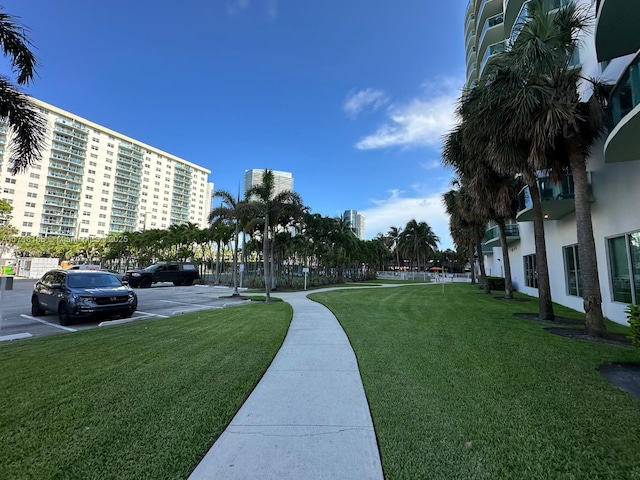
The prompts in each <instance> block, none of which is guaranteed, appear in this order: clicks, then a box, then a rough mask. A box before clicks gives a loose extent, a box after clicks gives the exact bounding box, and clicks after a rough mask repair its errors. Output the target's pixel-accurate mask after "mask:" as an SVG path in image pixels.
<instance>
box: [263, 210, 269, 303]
mask: <svg viewBox="0 0 640 480" xmlns="http://www.w3.org/2000/svg"><path fill="white" fill-rule="evenodd" d="M262 256H263V259H262V263H263V265H264V294H265V296H266V301H267V303H269V302H271V281H270V275H269V215H268V214H267V215H265V216H264V237H263V239H262Z"/></svg>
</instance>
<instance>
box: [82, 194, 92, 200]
mask: <svg viewBox="0 0 640 480" xmlns="http://www.w3.org/2000/svg"><path fill="white" fill-rule="evenodd" d="M84 198H86V199H87V200H93V195H85V196H84Z"/></svg>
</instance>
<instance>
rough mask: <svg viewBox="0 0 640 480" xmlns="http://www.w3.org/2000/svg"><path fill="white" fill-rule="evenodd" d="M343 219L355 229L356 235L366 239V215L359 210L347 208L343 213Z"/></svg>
mask: <svg viewBox="0 0 640 480" xmlns="http://www.w3.org/2000/svg"><path fill="white" fill-rule="evenodd" d="M342 221H343V222H345V223H346V224H347V225H348V226H349V228H351V229H352V230H353V233H354V234H355V235H356V237H358V238H359V239H360V240H364V217H363V216H362V215H360V214H359V213H358V211H357V210H345V211H344V213H343V214H342Z"/></svg>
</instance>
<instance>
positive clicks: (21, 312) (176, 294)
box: [0, 278, 243, 340]
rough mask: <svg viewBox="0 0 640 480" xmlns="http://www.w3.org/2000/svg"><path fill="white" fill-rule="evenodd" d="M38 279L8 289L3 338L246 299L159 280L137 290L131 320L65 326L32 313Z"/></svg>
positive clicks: (89, 325)
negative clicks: (136, 298)
mask: <svg viewBox="0 0 640 480" xmlns="http://www.w3.org/2000/svg"><path fill="white" fill-rule="evenodd" d="M35 283H36V280H33V279H19V278H16V279H15V280H14V282H13V290H7V291H5V292H4V297H3V299H2V317H3V320H2V322H0V328H1V330H0V337H1V338H2V340H12V339H21V338H33V337H42V336H46V335H55V334H62V333H69V332H76V331H78V330H86V329H89V328H103V327H108V326H110V325H115V324H118V323H122V322H131V321H141V320H145V319H149V318H158V317H160V318H167V317H173V316H175V315H181V314H183V313H189V312H195V311H198V310H210V309H214V308H224V307H226V306H230V305H237V304H239V303H242V302H243V300H240V299H237V298H232V297H231V293H232V292H233V290H232V289H230V288H227V287H213V286H210V285H192V286H190V287H175V286H174V285H173V284H172V283H158V284H155V285H154V286H153V287H151V288H144V289H140V288H138V289H134V290H135V292H136V294H137V295H138V310H137V311H136V313H135V314H134V315H133V317H132V318H129V319H123V320H119V319H105V318H102V319H95V320H91V321H88V322H83V323H78V324H74V325H70V326H68V327H63V326H62V325H60V324H59V323H58V317H57V315H54V314H47V315H44V316H40V317H34V316H32V315H31V293H32V291H33V285H34V284H35Z"/></svg>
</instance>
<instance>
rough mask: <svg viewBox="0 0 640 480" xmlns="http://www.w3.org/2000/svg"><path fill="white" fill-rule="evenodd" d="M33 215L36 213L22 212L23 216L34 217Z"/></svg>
mask: <svg viewBox="0 0 640 480" xmlns="http://www.w3.org/2000/svg"><path fill="white" fill-rule="evenodd" d="M35 215H36V214H35V213H33V212H24V216H25V217H30V218H33V217H35Z"/></svg>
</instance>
